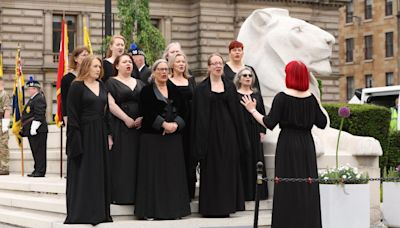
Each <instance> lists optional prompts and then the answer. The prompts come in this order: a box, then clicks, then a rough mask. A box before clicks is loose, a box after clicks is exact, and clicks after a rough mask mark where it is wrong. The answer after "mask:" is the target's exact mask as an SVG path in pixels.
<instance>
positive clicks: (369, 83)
mask: <svg viewBox="0 0 400 228" xmlns="http://www.w3.org/2000/svg"><path fill="white" fill-rule="evenodd" d="M371 87H372V74H366V75H365V88H371Z"/></svg>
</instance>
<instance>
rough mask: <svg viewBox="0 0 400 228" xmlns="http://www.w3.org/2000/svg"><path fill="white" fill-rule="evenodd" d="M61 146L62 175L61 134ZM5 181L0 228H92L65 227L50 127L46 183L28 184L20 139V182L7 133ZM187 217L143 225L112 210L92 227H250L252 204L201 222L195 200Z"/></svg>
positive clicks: (266, 213)
mask: <svg viewBox="0 0 400 228" xmlns="http://www.w3.org/2000/svg"><path fill="white" fill-rule="evenodd" d="M63 137H64V139H63V140H64V142H63V153H64V154H63V173H64V175H65V173H66V172H65V171H66V156H65V129H64V136H63ZM9 148H10V171H11V175H9V176H0V227H3V226H6V227H32V228H65V227H71V228H86V227H92V226H91V225H64V224H63V221H64V219H65V217H66V205H65V201H66V200H65V184H66V183H65V182H66V180H65V179H64V178H60V149H59V148H60V130H59V129H58V128H57V127H55V126H54V125H53V126H49V134H48V139H47V148H48V149H47V174H46V177H45V178H28V177H26V174H27V173H30V172H31V171H32V170H33V159H32V154H31V151H30V148H29V143H28V140H27V138H24V170H25V177H23V176H21V152H20V149H19V147H18V145H17V144H16V140H15V136H14V135H12V134H11V133H10V140H9ZM190 206H191V210H192V214H191V215H190V216H188V217H185V218H183V219H179V220H166V221H145V220H137V219H136V218H135V217H134V216H133V211H134V206H130V205H124V206H120V205H111V215H112V217H113V220H114V222H113V223H103V224H99V225H97V226H96V227H100V228H103V227H107V228H114V227H115V228H125V227H129V228H136V227H137V228H200V227H204V228H206V227H209V228H211V227H213V228H216V227H232V228H233V227H242V228H244V227H253V216H254V202H247V203H246V211H243V212H238V213H235V214H232V215H231V217H230V218H202V217H201V216H200V214H198V201H197V199H196V200H194V201H193V202H192V203H191V205H190ZM271 207H272V201H270V200H266V201H261V203H260V214H259V225H260V227H263V228H268V227H270V224H271Z"/></svg>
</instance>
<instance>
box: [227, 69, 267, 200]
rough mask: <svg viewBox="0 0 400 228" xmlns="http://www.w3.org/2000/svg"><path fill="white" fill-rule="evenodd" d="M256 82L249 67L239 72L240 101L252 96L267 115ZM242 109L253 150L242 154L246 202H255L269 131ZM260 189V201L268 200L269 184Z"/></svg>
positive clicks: (237, 83) (236, 78)
mask: <svg viewBox="0 0 400 228" xmlns="http://www.w3.org/2000/svg"><path fill="white" fill-rule="evenodd" d="M254 81H255V78H254V73H253V71H252V70H251V69H250V68H248V67H244V68H243V69H241V70H239V72H238V73H237V74H236V76H235V78H234V79H233V82H234V84H235V86H236V89H237V92H238V99H239V101H241V100H242V97H243V96H245V95H249V96H251V97H252V98H253V99H255V100H256V101H257V107H256V109H257V110H258V112H259V113H261V114H263V115H265V109H264V102H263V99H262V97H261V94H260V93H259V91H258V90H257V89H256V88H254ZM241 109H242V113H243V118H244V122H245V125H246V128H247V134H248V137H249V141H250V148H251V150H250V154H241V157H240V168H241V170H242V178H243V190H244V199H245V200H246V201H252V200H254V198H255V193H256V179H257V171H256V170H257V168H256V167H257V162H259V161H261V162H262V163H263V164H265V161H264V151H263V146H262V141H263V139H264V137H265V133H266V131H267V130H266V129H265V127H263V126H262V125H261V124H259V123H257V121H256V120H255V119H254V118H253V117H252V116H251V114H250V113H248V112H247V111H246V108H244V107H242V108H241ZM263 177H266V172H265V167H264V170H263ZM260 188H261V191H260V195H259V197H260V199H261V200H265V199H267V197H268V191H267V183H265V182H264V183H263V185H262V186H261V187H260Z"/></svg>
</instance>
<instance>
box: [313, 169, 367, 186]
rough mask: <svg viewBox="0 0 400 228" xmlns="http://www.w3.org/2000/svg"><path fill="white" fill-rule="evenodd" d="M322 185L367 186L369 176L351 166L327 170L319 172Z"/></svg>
mask: <svg viewBox="0 0 400 228" xmlns="http://www.w3.org/2000/svg"><path fill="white" fill-rule="evenodd" d="M319 177H320V179H321V184H366V183H368V178H369V177H368V174H367V173H366V172H363V173H361V172H359V171H358V169H357V168H355V167H352V166H350V165H349V164H347V165H345V166H342V167H340V168H338V169H336V168H332V169H326V170H320V171H319Z"/></svg>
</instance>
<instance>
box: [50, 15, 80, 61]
mask: <svg viewBox="0 0 400 228" xmlns="http://www.w3.org/2000/svg"><path fill="white" fill-rule="evenodd" d="M61 20H62V15H53V53H58V52H60V41H61ZM65 22H66V23H67V28H68V51H69V53H71V52H72V51H73V50H74V48H75V44H76V17H75V16H65Z"/></svg>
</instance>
